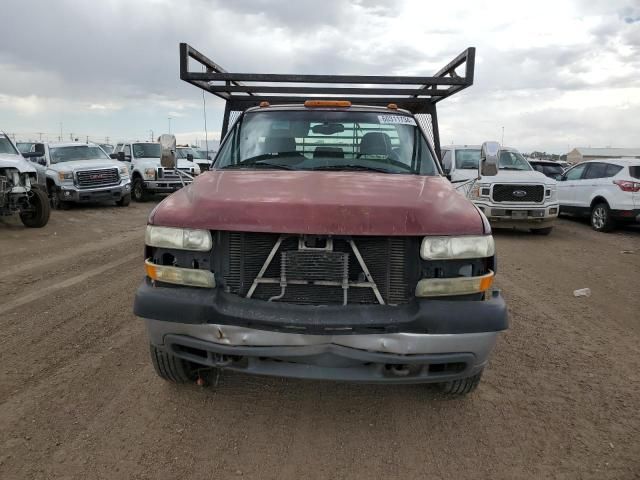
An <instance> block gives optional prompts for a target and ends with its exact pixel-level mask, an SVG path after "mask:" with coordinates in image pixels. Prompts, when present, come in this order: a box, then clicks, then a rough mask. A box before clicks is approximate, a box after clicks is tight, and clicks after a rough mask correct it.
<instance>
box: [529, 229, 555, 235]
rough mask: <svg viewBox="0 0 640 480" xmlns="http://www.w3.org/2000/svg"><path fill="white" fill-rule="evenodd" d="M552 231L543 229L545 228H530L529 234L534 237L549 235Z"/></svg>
mask: <svg viewBox="0 0 640 480" xmlns="http://www.w3.org/2000/svg"><path fill="white" fill-rule="evenodd" d="M551 230H553V227H545V228H532V229H531V233H533V234H534V235H549V234H550V233H551Z"/></svg>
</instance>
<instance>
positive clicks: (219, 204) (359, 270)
mask: <svg viewBox="0 0 640 480" xmlns="http://www.w3.org/2000/svg"><path fill="white" fill-rule="evenodd" d="M181 53H182V55H183V57H182V58H183V62H182V65H186V64H187V62H186V61H185V57H186V56H190V57H192V58H195V59H197V60H199V61H203V62H205V63H206V69H205V70H206V72H207V73H205V74H202V73H200V71H199V70H196V72H194V73H191V72H188V71H184V70H183V71H182V72H181V74H182V78H183V79H186V80H187V81H189V80H191V79H195V78H196V77H197V78H199V79H202V78H206V79H207V80H211V81H212V82H213V81H215V80H219V79H220V78H233V79H234V81H235V80H241V79H240V78H235V75H240V74H229V73H226V72H221V71H219V70H217V68H219V67H217V65H215V64H213V63H212V62H211V63H208V60H207V59H206V57H204V56H202V55H201V54H199V53H198V52H196V51H195V50H193V49H191V47H189V46H187V45H185V44H183V45H182V47H181ZM472 61H473V49H469V50H467V51H466V52H464V53H463V55H461V56H460V57H458V59H456V61H454V62H452V63H451V64H450V65H449V66H448V68H446V69H444V70H443V71H442V72H439V73H438V74H437V76H436V77H409V78H407V77H384V78H380V77H375V78H371V77H343V76H336V77H327V76H304V77H300V76H296V77H295V78H296V80H295V81H298V82H300V81H301V78H302V79H303V80H302V81H308V82H310V83H317V82H318V81H324V82H331V83H338V84H340V83H342V84H344V83H367V84H370V83H372V80H376V81H378V82H380V83H393V82H395V83H396V84H397V83H398V82H400V81H404V82H407V83H416V84H421V83H423V82H428V85H429V89H427V88H426V87H425V88H423V87H420V86H419V87H413V88H410V89H406V88H405V89H403V90H401V89H398V90H397V92H398V93H397V94H396V95H397V96H394V97H391V98H388V97H387V96H385V95H387V94H388V91H389V89H388V88H386V89H385V88H376V89H369V87H364V86H363V87H359V88H356V87H349V88H348V89H347V91H354V89H357V90H358V91H362V93H368V94H369V96H368V97H366V98H358V97H347V99H341V100H336V99H333V98H331V99H329V100H323V99H319V98H311V99H308V98H307V99H306V100H305V97H304V96H303V97H302V98H301V100H300V101H295V100H296V99H297V98H298V97H292V96H291V95H288V96H284V95H281V96H276V95H274V96H269V95H255V98H250V97H251V96H252V95H253V94H254V93H255V92H256V90H255V89H253V87H247V88H248V91H247V93H250V94H251V95H246V96H244V95H243V96H240V95H238V96H237V98H236V96H235V95H233V93H232V92H235V91H237V89H242V88H244V87H242V86H241V87H237V85H244V84H241V83H240V82H236V83H234V84H233V85H234V86H233V88H229V90H230V92H228V95H227V92H225V95H224V96H223V98H225V100H226V101H227V102H228V108H227V114H226V115H225V118H224V120H223V134H224V133H226V131H225V129H226V127H227V126H229V127H230V128H229V131H228V133H226V135H224V139H223V142H222V144H221V148H220V151H219V152H218V154H217V156H216V158H215V160H214V166H213V169H212V170H211V171H209V172H205V173H203V174H202V175H200V176H199V177H197V178H196V179H195V180H194V182H193V183H192V184H191V185H189V186H187V187H186V188H184V189H182V190H180V191H178V192H176V193H174V194H173V195H171V196H169V197H168V198H166V199H165V200H164V201H162V202H161V203H160V204H159V205H158V206H157V207H156V208H155V209H154V210H153V212H152V213H151V215H150V217H149V220H148V226H147V230H146V240H145V243H146V246H145V253H144V256H145V258H146V260H145V271H146V276H145V278H144V280H143V282H142V285H141V286H140V287H139V289H138V291H137V293H136V298H135V305H134V311H135V313H136V314H137V315H138V316H140V317H142V318H144V319H145V323H146V327H147V331H148V335H149V340H150V344H151V345H150V349H151V360H152V362H153V365H154V367H155V370H156V372H157V373H158V375H159V376H160V377H162V378H164V379H166V380H169V381H172V382H192V381H199V380H201V379H202V377H201V375H202V372H204V371H205V370H207V369H226V370H233V371H239V372H246V373H251V374H258V375H276V376H285V377H296V378H307V379H324V380H342V381H350V382H383V383H436V384H438V385H440V386H441V387H442V390H443V391H444V392H445V393H447V394H451V395H460V394H466V393H469V392H471V391H472V390H474V389H475V388H476V386H477V385H478V382H479V381H480V378H481V375H482V372H483V370H484V368H485V367H486V365H487V363H488V360H489V355H490V352H491V350H492V349H493V347H494V344H495V342H496V339H497V337H498V334H499V332H500V331H502V330H505V329H506V328H507V313H506V307H505V303H504V301H503V298H502V296H501V294H500V292H499V291H498V290H495V289H493V288H492V285H493V280H494V276H495V272H496V264H497V263H496V252H495V245H494V241H493V237H492V235H491V227H490V225H489V223H488V221H487V219H486V217H485V216H484V215H483V214H482V212H481V211H480V210H479V209H478V208H477V207H476V206H474V205H473V203H472V202H470V201H469V200H468V199H466V198H464V197H463V196H461V195H459V194H458V193H457V192H456V191H455V189H454V188H453V186H452V185H451V184H450V183H449V182H448V180H447V179H446V178H445V176H444V175H443V172H442V170H441V167H440V165H439V161H438V158H437V155H436V153H435V152H436V151H437V149H434V147H433V145H432V143H431V141H433V142H435V143H436V144H437V143H438V141H439V140H438V138H437V136H435V137H432V138H430V137H429V136H428V135H427V134H426V133H425V132H426V129H423V128H422V127H421V126H420V122H421V121H424V118H421V117H420V116H419V113H420V112H430V114H431V117H430V118H431V119H434V120H435V118H436V116H435V101H434V100H435V99H440V98H441V97H440V96H437V95H441V96H442V97H444V96H446V95H447V93H445V92H444V90H443V92H442V93H438V92H436V91H435V88H436V86H438V85H451V83H454V84H455V87H452V89H451V90H452V91H451V92H448V94H451V93H454V92H455V91H457V90H459V89H460V88H461V87H462V86H466V85H469V84H471V80H472V79H471V77H470V76H467V77H460V76H459V75H455V71H454V70H455V68H456V67H458V66H460V65H461V63H464V62H467V64H468V63H469V62H472ZM456 62H457V63H456ZM472 71H473V70H472V68H469V66H468V65H467V72H472ZM203 75H204V77H203ZM253 78H258V79H260V78H262V77H261V76H260V75H255V74H253ZM264 78H268V79H269V80H270V81H272V80H273V79H274V78H275V77H274V76H272V75H267V76H265V77H264ZM290 78H291V77H289V76H286V75H284V76H279V77H278V80H279V81H282V82H291V81H294V80H291V79H290ZM258 81H260V80H258ZM197 84H198V85H199V86H203V85H209V84H207V83H206V82H200V81H198V82H197ZM432 87H433V88H432ZM207 88H208V87H207ZM212 88H214V89H215V90H213V92H214V93H219V92H220V91H221V90H224V89H225V88H227V87H225V86H222V87H218V86H217V85H216V86H215V87H212ZM280 88H282V89H286V90H287V91H289V92H293V93H296V92H306V91H307V90H305V89H304V88H302V89H301V90H298V89H297V88H295V87H290V86H286V87H284V86H283V87H268V91H269V92H276V91H279V90H278V89H280ZM311 88H316V87H311ZM324 91H326V92H328V93H342V92H343V89H342V87H326V88H325V89H324ZM404 91H409V92H411V96H405V97H402V96H401V92H404ZM376 94H378V96H377V97H374V96H372V95H376ZM413 95H418V97H414V96H413ZM433 95H436V96H433ZM247 98H249V100H247ZM394 101H395V102H396V103H392V102H394ZM236 108H237V109H238V110H239V111H240V113H239V115H238V116H237V120H236V121H235V123H234V124H233V125H232V126H231V125H230V123H231V122H230V118H229V115H230V112H232V111H235V110H236ZM432 131H436V132H437V128H434V129H433V130H432ZM162 143H163V151H162V153H163V157H162V162H163V164H164V165H166V166H169V167H170V166H172V165H173V164H174V162H175V161H176V160H175V138H172V136H163V137H162ZM485 147H486V148H484V149H483V152H484V156H483V165H486V167H487V171H488V170H491V168H493V169H494V170H495V165H496V164H497V156H496V155H497V151H496V150H495V148H493V147H492V146H491V145H488V146H485Z"/></svg>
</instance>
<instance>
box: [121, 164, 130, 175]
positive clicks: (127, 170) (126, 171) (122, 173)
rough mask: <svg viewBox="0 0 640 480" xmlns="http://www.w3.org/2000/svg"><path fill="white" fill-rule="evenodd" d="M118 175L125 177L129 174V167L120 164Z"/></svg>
mask: <svg viewBox="0 0 640 480" xmlns="http://www.w3.org/2000/svg"><path fill="white" fill-rule="evenodd" d="M120 176H121V177H123V178H127V177H128V176H129V169H128V168H127V167H126V165H122V166H121V167H120Z"/></svg>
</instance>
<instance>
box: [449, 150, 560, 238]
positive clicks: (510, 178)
mask: <svg viewBox="0 0 640 480" xmlns="http://www.w3.org/2000/svg"><path fill="white" fill-rule="evenodd" d="M481 150H482V149H481V147H480V145H447V146H444V147H442V148H441V152H442V167H443V170H444V172H445V173H446V174H447V176H448V178H449V179H450V180H451V182H452V183H453V185H454V186H456V187H457V188H458V190H459V191H461V192H462V191H463V189H465V190H464V193H465V194H466V195H467V197H469V199H471V200H472V201H473V203H475V204H476V205H477V206H478V208H480V210H482V212H483V213H484V214H485V215H486V216H487V218H488V219H489V221H490V222H491V224H492V225H493V226H494V227H495V228H526V229H529V230H530V231H531V233H534V234H538V235H548V234H549V233H551V231H552V229H553V224H554V222H555V220H556V218H557V216H558V201H557V197H556V181H555V180H553V179H551V178H548V177H545V176H544V175H543V174H542V173H540V172H538V171H536V170H534V169H533V168H532V167H531V165H529V163H528V162H527V161H526V160H525V158H524V157H523V156H522V154H521V153H520V152H518V150H516V149H515V148H511V147H500V153H499V162H498V172H497V175H493V176H487V177H485V176H481V175H480V171H479V165H480V159H481Z"/></svg>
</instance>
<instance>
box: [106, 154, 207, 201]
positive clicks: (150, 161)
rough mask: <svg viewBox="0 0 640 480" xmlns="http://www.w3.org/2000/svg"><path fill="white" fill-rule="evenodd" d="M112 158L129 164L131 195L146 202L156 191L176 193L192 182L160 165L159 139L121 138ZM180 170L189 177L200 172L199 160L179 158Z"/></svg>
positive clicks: (136, 199)
mask: <svg viewBox="0 0 640 480" xmlns="http://www.w3.org/2000/svg"><path fill="white" fill-rule="evenodd" d="M111 158H115V159H117V160H120V161H121V162H124V163H125V164H126V165H128V168H129V172H130V175H131V183H132V186H131V196H132V197H133V199H134V200H135V201H137V202H143V201H145V200H147V199H148V198H149V196H150V195H153V194H156V193H173V192H175V191H177V190H180V189H181V188H182V187H183V186H184V185H186V184H189V183H191V182H192V180H191V178H189V177H187V176H183V177H182V178H181V176H180V174H179V173H178V172H176V171H175V170H174V169H165V168H162V165H160V144H159V143H157V142H121V143H118V144H117V145H116V148H115V149H114V151H113V153H112V154H111ZM178 170H180V171H181V172H183V173H186V174H187V175H189V176H190V177H193V176H195V175H199V174H200V167H199V166H198V164H197V163H194V162H190V161H188V160H187V159H186V158H185V159H180V160H178Z"/></svg>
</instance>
